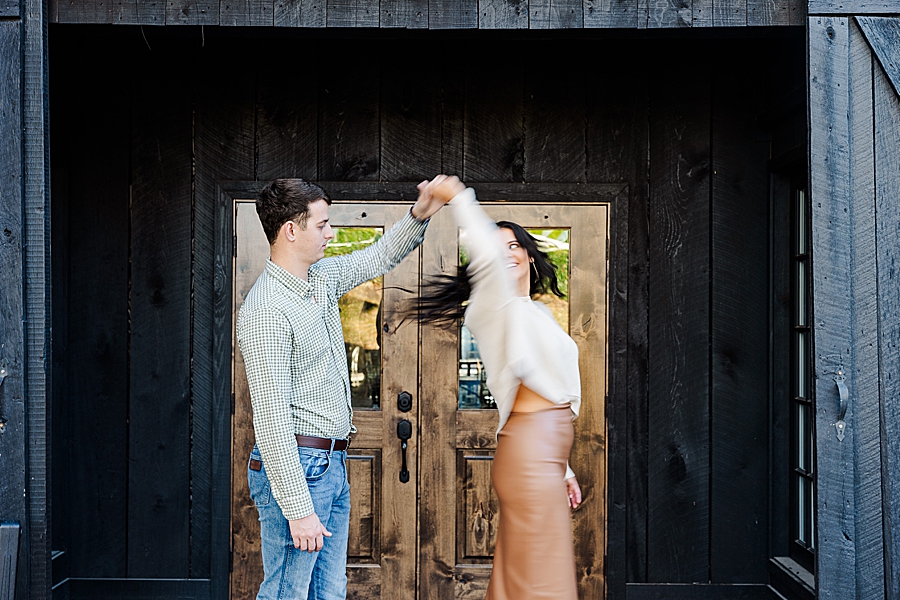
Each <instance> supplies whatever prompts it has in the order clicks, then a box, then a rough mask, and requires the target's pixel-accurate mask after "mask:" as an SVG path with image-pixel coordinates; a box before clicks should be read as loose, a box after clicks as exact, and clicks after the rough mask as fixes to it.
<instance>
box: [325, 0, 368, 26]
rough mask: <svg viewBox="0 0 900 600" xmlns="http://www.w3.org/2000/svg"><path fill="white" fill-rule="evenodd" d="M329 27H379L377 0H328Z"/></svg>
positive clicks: (327, 19)
mask: <svg viewBox="0 0 900 600" xmlns="http://www.w3.org/2000/svg"><path fill="white" fill-rule="evenodd" d="M325 18H326V23H327V25H328V27H378V18H379V11H378V2H377V0H326V8H325Z"/></svg>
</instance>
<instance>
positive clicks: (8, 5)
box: [0, 0, 22, 18]
mask: <svg viewBox="0 0 900 600" xmlns="http://www.w3.org/2000/svg"><path fill="white" fill-rule="evenodd" d="M21 12H22V8H21V5H20V2H19V0H0V17H14V18H16V17H19V15H20V14H21Z"/></svg>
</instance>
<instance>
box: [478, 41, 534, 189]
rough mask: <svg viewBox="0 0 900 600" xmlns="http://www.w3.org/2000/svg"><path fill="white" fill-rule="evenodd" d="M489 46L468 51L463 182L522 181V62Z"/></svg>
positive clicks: (479, 46) (523, 141)
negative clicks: (488, 49)
mask: <svg viewBox="0 0 900 600" xmlns="http://www.w3.org/2000/svg"><path fill="white" fill-rule="evenodd" d="M486 49H487V47H486V45H485V44H484V43H482V44H479V45H477V46H476V45H474V44H473V45H472V47H470V49H469V52H468V53H467V59H466V60H467V64H468V65H469V66H468V72H467V73H466V100H465V102H466V107H467V108H468V110H467V111H466V121H465V163H464V168H465V170H464V172H463V180H464V181H492V182H501V181H510V182H511V181H524V179H525V172H524V169H525V156H524V153H525V132H524V131H523V123H522V121H523V115H524V112H525V98H524V96H525V91H524V66H523V64H522V63H521V62H517V63H514V64H512V65H510V64H508V63H507V61H506V59H505V58H504V57H503V55H499V54H496V53H490V52H487V51H486ZM479 55H480V59H478V58H476V57H478V56H479ZM501 65H502V66H501ZM476 107H477V109H476Z"/></svg>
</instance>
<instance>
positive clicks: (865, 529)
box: [813, 21, 885, 598]
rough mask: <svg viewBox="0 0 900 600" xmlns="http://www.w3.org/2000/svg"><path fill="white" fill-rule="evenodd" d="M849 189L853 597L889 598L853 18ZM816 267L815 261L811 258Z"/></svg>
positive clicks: (865, 152)
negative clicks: (853, 490) (854, 524)
mask: <svg viewBox="0 0 900 600" xmlns="http://www.w3.org/2000/svg"><path fill="white" fill-rule="evenodd" d="M849 25H850V27H849V36H850V60H849V75H848V79H849V96H850V111H849V121H850V123H849V124H850V137H849V154H850V191H851V203H852V204H851V208H850V210H851V220H852V228H853V230H852V235H853V258H852V261H853V262H852V271H851V273H852V277H853V278H854V281H853V284H852V288H851V290H852V291H851V297H850V306H851V307H852V312H851V314H850V319H851V321H850V328H851V333H852V336H853V348H852V352H853V357H852V359H853V367H852V370H851V371H850V374H852V375H850V374H848V378H849V379H850V381H851V383H852V384H853V388H852V389H853V392H852V394H853V396H854V397H855V398H857V399H858V401H857V402H855V403H854V406H853V407H852V408H853V421H852V423H853V425H852V426H853V428H854V436H853V441H854V462H855V465H856V474H855V475H856V477H855V481H854V487H855V488H856V511H857V514H856V538H855V539H854V542H855V544H856V560H857V562H856V573H855V575H854V578H855V580H856V594H857V597H859V598H877V597H879V596H881V595H882V594H884V590H885V584H884V564H885V562H884V542H883V537H884V532H883V531H882V517H883V515H882V498H881V472H882V466H881V424H880V412H881V410H880V404H881V402H880V401H879V400H877V399H879V397H880V394H879V380H880V379H881V378H880V377H879V372H878V369H873V368H872V367H871V365H873V364H878V341H879V340H878V291H879V286H878V265H877V244H876V213H875V206H876V202H875V173H876V165H875V142H874V136H875V131H874V129H873V127H872V125H873V119H874V107H873V94H872V85H873V81H872V69H873V63H874V61H873V57H872V52H871V51H870V50H869V47H868V45H867V44H866V42H865V38H864V37H863V34H862V32H861V31H860V30H859V28H858V27H857V25H856V24H855V23H853V22H852V21H850V23H849ZM813 265H815V256H813Z"/></svg>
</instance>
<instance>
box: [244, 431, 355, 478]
mask: <svg viewBox="0 0 900 600" xmlns="http://www.w3.org/2000/svg"><path fill="white" fill-rule="evenodd" d="M294 437H295V438H297V446H299V447H301V448H315V449H316V450H337V451H338V452H343V451H344V450H346V449H347V448H349V447H350V440H349V439H347V440H337V439H331V438H320V437H313V436H311V435H299V434H298V435H295V436H294ZM249 466H250V469H251V470H253V471H259V470H260V469H262V461H259V460H256V459H255V458H251V459H250V465H249Z"/></svg>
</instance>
